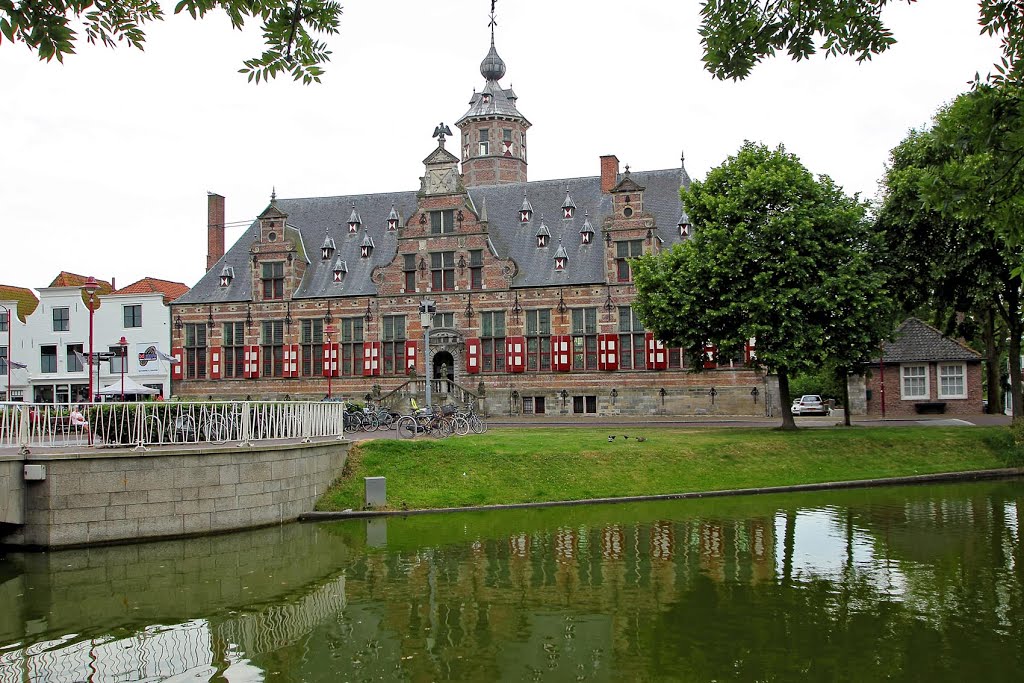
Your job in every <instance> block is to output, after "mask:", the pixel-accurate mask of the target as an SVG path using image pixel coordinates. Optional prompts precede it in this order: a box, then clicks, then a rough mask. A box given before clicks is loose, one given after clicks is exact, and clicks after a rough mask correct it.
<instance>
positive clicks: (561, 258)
mask: <svg viewBox="0 0 1024 683" xmlns="http://www.w3.org/2000/svg"><path fill="white" fill-rule="evenodd" d="M568 260H569V255H568V254H567V253H566V252H565V247H563V246H562V245H561V244H559V245H558V251H556V252H555V270H565V264H566V261H568Z"/></svg>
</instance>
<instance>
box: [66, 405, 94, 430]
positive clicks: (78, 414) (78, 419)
mask: <svg viewBox="0 0 1024 683" xmlns="http://www.w3.org/2000/svg"><path fill="white" fill-rule="evenodd" d="M69 418H70V419H71V426H72V427H74V428H75V429H82V428H85V429H88V428H89V421H88V420H86V419H85V415H82V410H81V408H79V407H78V406H75V407H73V408H72V409H71V414H70V415H69Z"/></svg>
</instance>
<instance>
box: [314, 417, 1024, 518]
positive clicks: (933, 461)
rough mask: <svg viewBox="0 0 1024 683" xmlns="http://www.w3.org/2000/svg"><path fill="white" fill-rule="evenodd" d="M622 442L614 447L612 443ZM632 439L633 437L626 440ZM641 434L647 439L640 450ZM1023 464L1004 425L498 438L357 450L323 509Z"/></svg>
mask: <svg viewBox="0 0 1024 683" xmlns="http://www.w3.org/2000/svg"><path fill="white" fill-rule="evenodd" d="M610 434H615V435H616V438H615V440H614V441H611V442H609V441H608V436H609V435H610ZM624 435H629V437H630V438H628V439H626V438H624ZM638 436H641V437H644V439H645V441H643V442H639V441H637V438H636V437H638ZM1019 464H1024V460H1022V458H1021V456H1020V454H1019V453H1018V451H1017V449H1016V448H1015V446H1014V445H1013V441H1012V438H1011V436H1010V432H1009V430H1008V429H1007V428H1005V427H866V428H856V429H802V430H798V431H795V432H783V431H779V430H775V429H740V428H730V429H723V428H711V429H693V428H690V429H687V428H670V427H647V426H642V425H641V426H632V427H628V426H622V425H620V426H618V427H615V428H614V429H612V428H601V429H596V428H530V429H493V430H491V431H489V432H488V433H486V434H481V435H470V436H464V437H451V438H448V439H444V440H433V439H423V438H421V439H416V440H412V441H397V440H393V439H380V440H373V441H366V442H361V443H358V444H353V446H352V450H351V451H350V453H349V460H348V464H347V465H346V468H345V474H344V476H343V477H342V478H341V479H339V480H338V481H336V482H335V483H334V485H333V486H332V487H331V488H330V489H329V490H328V491H327V492H326V493H325V494H324V496H323V497H322V498H321V500H320V502H319V504H318V505H317V509H318V510H346V509H349V508H351V509H356V510H358V509H361V508H362V507H363V478H364V477H377V476H382V477H386V478H387V496H388V507H389V509H403V507H405V508H408V509H424V508H439V507H459V506H467V505H496V504H500V503H528V502H544V501H555V500H579V499H583V498H612V497H620V496H638V495H656V494H666V493H685V492H691V491H713V490H721V489H738V488H748V487H761V486H784V485H788V484H807V483H816V482H827V481H845V480H853V479H872V478H877V477H896V476H906V475H914V474H932V473H937V472H956V471H966V470H980V469H990V468H999V467H1010V466H1017V465H1019Z"/></svg>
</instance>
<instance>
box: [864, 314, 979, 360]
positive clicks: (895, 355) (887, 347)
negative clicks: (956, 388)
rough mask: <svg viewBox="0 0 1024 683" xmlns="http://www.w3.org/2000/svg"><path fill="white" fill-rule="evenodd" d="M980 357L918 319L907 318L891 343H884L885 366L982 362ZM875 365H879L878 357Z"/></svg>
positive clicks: (965, 346)
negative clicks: (929, 362)
mask: <svg viewBox="0 0 1024 683" xmlns="http://www.w3.org/2000/svg"><path fill="white" fill-rule="evenodd" d="M981 358H982V356H981V354H980V353H978V352H977V351H975V350H974V349H972V348H970V347H969V346H967V345H965V344H961V343H960V342H958V341H955V340H953V339H950V338H949V337H947V336H945V335H943V334H942V333H941V332H939V331H938V330H937V329H935V328H934V327H932V326H931V325H928V324H927V323H924V322H922V321H921V320H918V319H917V318H907V319H906V320H904V321H903V323H902V324H901V325H900V326H899V327H898V328H897V329H896V333H895V335H894V338H893V340H892V341H887V342H883V343H882V359H883V360H884V361H885V362H886V363H911V362H923V361H980V360H981ZM873 362H875V363H877V362H878V359H877V358H876V359H875V360H874V361H873Z"/></svg>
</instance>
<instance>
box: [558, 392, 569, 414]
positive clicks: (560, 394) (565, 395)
mask: <svg viewBox="0 0 1024 683" xmlns="http://www.w3.org/2000/svg"><path fill="white" fill-rule="evenodd" d="M558 398H560V399H562V408H563V409H564V408H565V400H566V399H567V398H569V392H568V391H566V390H565V389H562V390H561V391H559V392H558Z"/></svg>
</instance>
